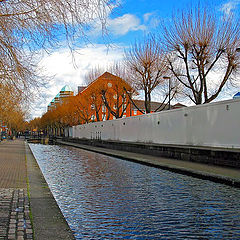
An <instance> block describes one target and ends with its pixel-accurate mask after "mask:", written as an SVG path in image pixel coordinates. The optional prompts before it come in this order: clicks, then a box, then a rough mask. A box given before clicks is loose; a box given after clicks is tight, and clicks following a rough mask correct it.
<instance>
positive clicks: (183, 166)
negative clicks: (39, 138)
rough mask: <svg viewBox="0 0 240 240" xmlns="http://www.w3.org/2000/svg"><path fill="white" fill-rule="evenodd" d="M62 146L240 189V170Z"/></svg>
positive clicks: (97, 148)
mask: <svg viewBox="0 0 240 240" xmlns="http://www.w3.org/2000/svg"><path fill="white" fill-rule="evenodd" d="M57 142H58V143H60V144H64V145H69V146H74V147H79V148H82V149H86V150H89V151H94V152H98V153H102V154H106V155H109V156H113V157H119V158H122V159H127V160H130V161H134V162H139V163H142V164H146V165H150V166H154V167H159V168H162V169H166V170H170V171H173V172H177V173H183V174H186V175H190V176H193V177H198V178H201V179H208V180H211V181H214V182H219V183H224V184H227V185H230V186H234V187H240V170H239V169H234V168H227V167H220V166H213V165H208V164H203V163H196V162H190V161H182V160H178V159H170V158H164V157H156V156H150V155H145V154H139V153H133V152H127V151H119V150H114V149H107V148H101V147H94V146H90V145H83V144H79V143H71V142H64V141H61V140H58V141H57Z"/></svg>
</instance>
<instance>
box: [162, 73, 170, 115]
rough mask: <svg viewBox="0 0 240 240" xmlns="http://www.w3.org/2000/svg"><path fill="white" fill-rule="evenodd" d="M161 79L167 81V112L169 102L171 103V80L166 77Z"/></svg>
mask: <svg viewBox="0 0 240 240" xmlns="http://www.w3.org/2000/svg"><path fill="white" fill-rule="evenodd" d="M163 79H168V98H169V99H168V110H170V109H171V106H170V102H171V94H170V93H171V78H170V77H168V76H163Z"/></svg>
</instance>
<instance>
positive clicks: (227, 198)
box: [29, 144, 240, 240]
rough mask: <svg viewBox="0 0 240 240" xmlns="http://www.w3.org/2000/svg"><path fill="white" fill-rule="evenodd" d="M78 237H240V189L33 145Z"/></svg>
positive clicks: (71, 150) (68, 149)
mask: <svg viewBox="0 0 240 240" xmlns="http://www.w3.org/2000/svg"><path fill="white" fill-rule="evenodd" d="M29 145H30V148H31V150H32V152H33V154H34V156H35V158H36V160H37V162H38V164H39V166H40V168H41V170H42V172H43V174H44V177H45V179H46V181H47V183H48V185H49V187H50V189H51V191H52V193H53V195H54V197H55V199H56V201H57V203H58V205H59V207H60V209H61V210H62V212H63V214H64V216H65V218H66V219H67V221H68V224H69V226H70V227H71V229H72V230H73V232H74V235H75V237H76V239H218V240H219V239H240V190H239V189H237V188H233V187H230V186H226V185H223V184H217V183H214V182H211V181H207V180H201V179H197V178H192V177H189V176H185V175H181V174H177V173H172V172H169V171H165V170H161V169H157V168H153V167H148V166H144V165H141V164H137V163H133V162H129V161H125V160H122V159H118V158H113V157H109V156H105V155H101V154H98V153H93V152H88V151H85V150H81V149H78V148H73V147H67V146H58V145H41V144H29Z"/></svg>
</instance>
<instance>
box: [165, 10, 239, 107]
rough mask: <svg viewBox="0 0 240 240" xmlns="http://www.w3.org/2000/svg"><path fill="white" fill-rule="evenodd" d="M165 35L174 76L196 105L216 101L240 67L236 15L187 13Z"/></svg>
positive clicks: (190, 11)
mask: <svg viewBox="0 0 240 240" xmlns="http://www.w3.org/2000/svg"><path fill="white" fill-rule="evenodd" d="M163 33H164V34H163V35H164V38H165V44H166V47H167V50H168V51H169V54H168V55H167V56H168V57H167V60H168V64H169V70H170V71H171V73H172V75H173V76H174V77H175V78H176V79H177V80H178V81H179V83H181V85H182V86H183V88H184V93H185V95H186V96H187V97H189V98H190V99H191V100H192V101H193V102H194V103H195V104H202V103H209V102H211V101H213V100H214V99H215V98H216V97H218V95H219V94H220V93H221V91H222V90H223V88H224V86H225V85H226V83H227V82H229V83H230V82H231V83H234V78H236V74H237V73H238V70H239V67H240V56H239V53H238V51H237V50H238V48H239V46H240V25H239V21H236V19H234V17H233V16H225V17H216V15H215V14H214V10H210V9H209V8H201V7H200V6H198V7H197V8H193V9H188V10H184V11H182V12H179V13H178V14H176V15H175V16H174V17H173V21H172V24H170V25H167V26H164V31H163Z"/></svg>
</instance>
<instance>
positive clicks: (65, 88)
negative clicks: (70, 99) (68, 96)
mask: <svg viewBox="0 0 240 240" xmlns="http://www.w3.org/2000/svg"><path fill="white" fill-rule="evenodd" d="M60 92H73V90H72V88H71V87H70V86H68V85H65V86H64V87H63V88H62V89H61V90H60Z"/></svg>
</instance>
